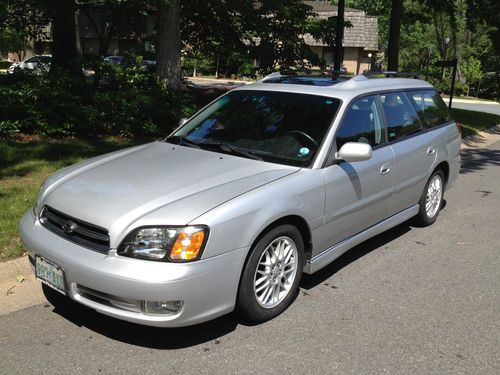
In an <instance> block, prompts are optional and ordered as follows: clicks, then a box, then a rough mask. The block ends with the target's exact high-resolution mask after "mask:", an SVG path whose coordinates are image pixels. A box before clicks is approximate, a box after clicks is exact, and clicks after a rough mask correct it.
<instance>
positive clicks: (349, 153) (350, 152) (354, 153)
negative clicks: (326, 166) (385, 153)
mask: <svg viewBox="0 0 500 375" xmlns="http://www.w3.org/2000/svg"><path fill="white" fill-rule="evenodd" d="M371 157H372V146H370V145H369V144H367V143H361V142H347V143H345V144H344V145H343V146H342V147H341V148H340V150H339V151H338V152H336V153H335V159H337V160H344V161H346V162H348V163H353V162H356V161H364V160H368V159H370V158H371Z"/></svg>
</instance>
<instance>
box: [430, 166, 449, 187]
mask: <svg viewBox="0 0 500 375" xmlns="http://www.w3.org/2000/svg"><path fill="white" fill-rule="evenodd" d="M438 170H441V171H443V174H444V185H445V186H446V185H447V184H448V179H449V177H450V165H449V164H448V162H447V161H442V162H441V163H439V164H438V165H436V167H435V168H434V170H433V171H432V173H431V176H432V175H433V174H434V173H435V172H436V171H438Z"/></svg>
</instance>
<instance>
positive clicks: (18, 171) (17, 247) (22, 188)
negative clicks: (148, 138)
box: [0, 138, 134, 261]
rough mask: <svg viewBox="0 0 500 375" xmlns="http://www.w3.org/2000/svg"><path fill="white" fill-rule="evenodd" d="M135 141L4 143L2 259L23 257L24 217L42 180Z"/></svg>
mask: <svg viewBox="0 0 500 375" xmlns="http://www.w3.org/2000/svg"><path fill="white" fill-rule="evenodd" d="M133 144H134V143H133V142H131V141H124V140H118V139H114V138H108V139H104V140H100V141H82V140H69V141H47V140H36V141H30V142H17V141H3V142H0V261H5V260H9V259H13V258H16V257H19V256H21V255H22V254H23V253H24V248H23V246H22V244H21V241H20V239H19V235H18V224H19V221H20V220H21V217H22V216H23V215H24V213H25V212H27V211H28V210H29V208H30V207H31V206H32V205H33V203H34V200H35V199H36V195H37V193H38V189H39V187H40V185H41V184H42V182H43V181H44V180H45V179H46V178H47V177H48V176H49V175H50V174H52V173H53V172H55V171H56V170H58V169H60V168H63V167H66V166H68V165H71V164H74V163H77V162H79V161H81V160H83V159H87V158H90V157H92V156H97V155H100V154H104V153H107V152H111V151H115V150H118V149H121V148H125V147H129V146H132V145H133Z"/></svg>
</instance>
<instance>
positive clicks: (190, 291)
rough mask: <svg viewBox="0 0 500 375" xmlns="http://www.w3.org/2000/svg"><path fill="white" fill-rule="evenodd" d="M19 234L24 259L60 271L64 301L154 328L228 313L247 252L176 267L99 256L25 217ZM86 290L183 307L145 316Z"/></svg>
mask: <svg viewBox="0 0 500 375" xmlns="http://www.w3.org/2000/svg"><path fill="white" fill-rule="evenodd" d="M20 234H21V239H22V241H23V243H24V244H25V246H26V247H27V249H28V252H29V255H30V257H32V258H34V257H35V255H39V256H42V257H44V258H46V259H47V260H49V261H51V262H54V263H55V264H57V265H58V266H59V267H61V268H62V269H63V271H64V273H65V277H66V285H67V293H68V295H69V297H70V298H72V299H74V300H75V301H77V302H79V303H82V304H84V305H86V306H89V307H91V308H93V309H95V310H96V311H98V312H101V313H103V314H106V315H110V316H113V317H115V318H118V319H123V320H127V321H130V322H134V323H139V324H144V325H151V326H158V327H181V326H187V325H192V324H196V323H201V322H204V321H207V320H210V319H213V318H216V317H218V316H221V315H224V314H226V313H228V312H231V311H232V310H233V309H234V306H235V301H236V294H237V291H238V284H239V279H240V274H241V270H242V268H243V264H244V261H245V257H246V254H247V252H248V248H242V249H238V250H234V251H231V252H228V253H225V254H223V255H220V256H215V257H212V258H208V259H203V260H199V261H196V262H194V263H182V264H181V263H167V262H154V261H147V260H138V259H131V258H126V257H122V256H118V255H117V254H116V250H113V249H112V250H110V251H109V253H108V254H102V253H98V252H95V251H93V250H89V249H87V248H84V247H81V246H79V245H77V244H74V243H72V242H69V241H67V240H65V239H63V238H61V237H59V236H57V235H56V234H54V233H52V232H50V231H48V230H47V229H45V228H44V227H43V226H42V225H41V224H40V222H39V221H38V220H36V219H35V218H34V217H33V215H32V214H31V212H28V213H27V214H26V215H24V217H23V218H22V220H21V223H20ZM89 290H90V291H92V292H97V294H101V297H102V296H105V297H106V296H108V297H109V299H110V300H112V299H113V298H115V300H116V301H121V302H124V303H125V304H127V303H128V304H133V303H134V301H135V302H138V303H139V302H140V301H183V302H184V305H183V308H182V309H181V310H180V312H178V313H176V314H175V315H168V316H157V315H146V314H144V313H142V312H141V311H131V310H133V309H131V308H129V307H127V308H122V307H121V305H120V303H104V299H105V298H104V299H96V298H90V297H92V296H94V295H95V293H94V294H92V293H91V294H89V293H84V292H82V291H89ZM122 306H125V305H122Z"/></svg>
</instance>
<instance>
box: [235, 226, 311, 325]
mask: <svg viewBox="0 0 500 375" xmlns="http://www.w3.org/2000/svg"><path fill="white" fill-rule="evenodd" d="M251 251H252V252H251V254H250V257H249V258H248V261H247V264H246V266H245V269H244V270H243V274H242V276H241V282H240V289H239V291H238V299H237V308H238V311H239V313H240V314H241V315H242V316H244V317H245V318H246V319H248V320H251V321H253V322H264V321H266V320H269V319H272V318H274V317H275V316H277V315H279V314H281V313H282V312H283V311H284V310H285V309H286V308H287V307H288V306H289V305H290V304H291V303H292V301H293V299H294V297H295V296H296V294H297V290H298V288H299V283H300V278H301V276H302V270H303V268H304V262H305V254H304V241H303V240H302V236H301V234H300V232H299V230H298V229H297V228H296V227H294V226H292V225H280V226H279V227H276V228H274V229H272V230H270V231H269V232H267V233H266V234H265V235H264V236H263V237H262V238H261V239H260V240H259V241H258V242H257V244H256V245H255V246H254V247H253V249H252V250H251Z"/></svg>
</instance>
